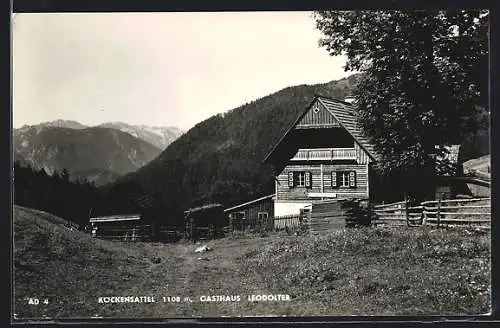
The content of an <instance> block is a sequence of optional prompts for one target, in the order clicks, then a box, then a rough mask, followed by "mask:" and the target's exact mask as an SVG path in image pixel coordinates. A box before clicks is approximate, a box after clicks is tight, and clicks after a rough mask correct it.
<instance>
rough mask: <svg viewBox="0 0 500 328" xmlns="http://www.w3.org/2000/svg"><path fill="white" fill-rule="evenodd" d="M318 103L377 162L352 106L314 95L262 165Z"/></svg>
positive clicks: (374, 152) (377, 155) (377, 156)
mask: <svg viewBox="0 0 500 328" xmlns="http://www.w3.org/2000/svg"><path fill="white" fill-rule="evenodd" d="M316 101H319V102H320V103H321V104H322V105H323V106H324V107H325V108H326V110H328V112H329V113H330V114H332V115H333V117H334V118H335V119H336V120H337V121H338V122H339V124H340V125H341V126H342V127H343V128H344V129H345V130H346V131H347V132H349V134H351V136H352V137H353V138H354V140H355V141H356V143H357V144H358V145H359V146H360V147H361V148H362V149H363V150H365V151H366V153H367V154H368V156H370V158H371V159H373V160H375V161H377V160H378V159H379V158H380V156H379V154H378V153H377V152H376V150H375V147H374V146H373V145H372V144H371V143H370V141H369V140H368V138H367V137H366V135H365V134H364V132H363V130H362V129H361V126H359V124H358V123H357V118H356V114H355V113H354V111H353V109H354V107H353V105H352V104H350V103H348V102H345V101H341V100H338V99H333V98H329V97H325V96H320V95H315V97H314V99H313V101H312V102H311V103H310V104H309V106H307V107H306V109H305V110H304V112H303V113H302V114H301V115H300V116H299V117H298V118H297V120H295V122H294V123H293V124H292V126H291V127H290V128H289V129H288V130H287V131H286V133H285V134H284V135H283V137H281V139H280V140H279V141H278V143H277V144H276V145H275V146H274V147H273V149H272V150H271V151H270V152H269V153H268V154H267V156H266V157H265V159H264V161H263V162H264V163H265V162H267V161H268V160H269V158H270V156H271V154H272V153H274V151H275V150H276V149H277V148H278V147H279V145H280V144H281V143H282V142H283V141H284V140H285V139H286V138H287V136H288V135H289V134H290V133H291V132H292V131H293V129H294V128H295V127H296V126H297V124H298V123H299V122H300V121H301V119H302V118H303V117H304V115H306V114H307V112H308V111H309V110H310V109H311V107H312V105H313V104H314V103H316Z"/></svg>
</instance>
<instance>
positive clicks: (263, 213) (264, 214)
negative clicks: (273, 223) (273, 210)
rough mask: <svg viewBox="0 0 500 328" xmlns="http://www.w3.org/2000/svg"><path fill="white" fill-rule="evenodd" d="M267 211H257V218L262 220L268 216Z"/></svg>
mask: <svg viewBox="0 0 500 328" xmlns="http://www.w3.org/2000/svg"><path fill="white" fill-rule="evenodd" d="M268 216H269V215H268V213H267V212H259V213H257V217H258V218H259V220H262V219H267V218H268Z"/></svg>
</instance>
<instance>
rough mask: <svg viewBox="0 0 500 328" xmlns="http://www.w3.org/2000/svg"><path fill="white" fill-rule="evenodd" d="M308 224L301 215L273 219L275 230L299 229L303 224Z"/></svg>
mask: <svg viewBox="0 0 500 328" xmlns="http://www.w3.org/2000/svg"><path fill="white" fill-rule="evenodd" d="M306 222H307V220H306V218H305V217H304V216H303V215H300V214H292V215H284V216H276V217H274V218H273V228H274V230H284V229H286V228H299V227H300V226H301V224H305V223H306Z"/></svg>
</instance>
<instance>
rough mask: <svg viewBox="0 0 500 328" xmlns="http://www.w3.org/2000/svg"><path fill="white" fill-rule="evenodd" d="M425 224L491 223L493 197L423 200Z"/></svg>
mask: <svg viewBox="0 0 500 328" xmlns="http://www.w3.org/2000/svg"><path fill="white" fill-rule="evenodd" d="M422 205H423V212H422V213H423V222H422V224H423V225H435V226H450V225H461V226H463V225H467V226H470V225H475V226H485V227H489V226H490V225H491V199H490V198H476V199H449V200H434V201H427V202H423V203H422Z"/></svg>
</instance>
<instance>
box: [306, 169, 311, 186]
mask: <svg viewBox="0 0 500 328" xmlns="http://www.w3.org/2000/svg"><path fill="white" fill-rule="evenodd" d="M305 178H306V181H305V183H306V188H311V187H312V183H311V172H306V174H305Z"/></svg>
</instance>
